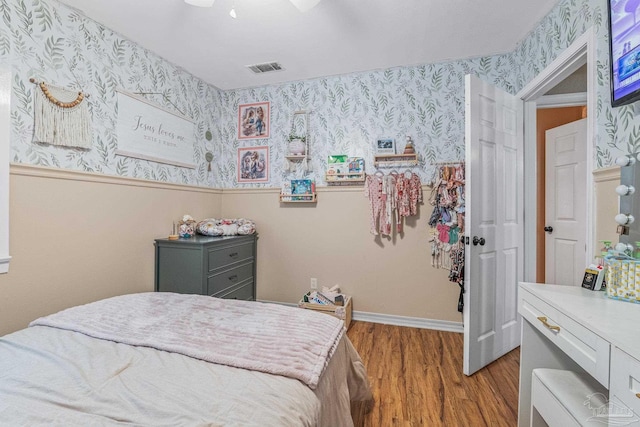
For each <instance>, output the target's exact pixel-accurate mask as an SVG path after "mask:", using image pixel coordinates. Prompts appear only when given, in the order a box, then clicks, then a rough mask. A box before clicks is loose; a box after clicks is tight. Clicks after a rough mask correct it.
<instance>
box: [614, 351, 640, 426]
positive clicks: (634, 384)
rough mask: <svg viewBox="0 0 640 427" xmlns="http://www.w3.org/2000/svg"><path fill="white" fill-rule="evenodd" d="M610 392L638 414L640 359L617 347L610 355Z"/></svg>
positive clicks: (639, 405)
mask: <svg viewBox="0 0 640 427" xmlns="http://www.w3.org/2000/svg"><path fill="white" fill-rule="evenodd" d="M611 394H612V395H614V396H615V397H617V398H618V399H620V401H621V402H622V403H623V404H624V405H625V406H626V407H627V408H629V409H631V410H632V411H633V413H635V414H638V415H636V418H637V416H640V361H638V360H637V359H634V358H633V357H631V356H629V355H628V354H627V353H625V352H624V351H621V350H619V349H617V348H614V349H613V352H612V355H611ZM633 413H632V414H633Z"/></svg>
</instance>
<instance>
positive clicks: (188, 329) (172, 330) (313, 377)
mask: <svg viewBox="0 0 640 427" xmlns="http://www.w3.org/2000/svg"><path fill="white" fill-rule="evenodd" d="M38 325H39V326H49V327H54V328H59V329H66V330H70V331H76V332H80V333H82V334H85V335H89V336H91V337H94V338H100V339H105V340H109V341H115V342H119V343H123V344H129V345H135V346H145V347H152V348H155V349H158V350H163V351H170V352H175V353H180V354H184V355H186V356H190V357H193V358H196V359H201V360H206V361H208V362H212V363H217V364H222V365H228V366H234V367H237V368H244V369H250V370H254V371H261V372H266V373H270V374H276V375H283V376H286V377H290V378H295V379H298V380H300V381H302V382H304V383H305V384H306V385H307V386H309V388H311V389H315V388H316V386H317V385H318V381H319V380H320V375H322V372H323V371H324V368H325V366H326V365H327V362H328V360H329V358H330V357H331V355H332V354H333V351H334V350H335V348H336V346H337V344H338V342H339V341H340V339H341V337H342V334H343V332H344V331H343V324H342V322H341V321H340V320H338V319H336V318H334V317H332V316H327V315H325V314H319V313H315V312H312V311H310V310H303V309H299V308H293V307H285V306H280V305H276V304H266V303H258V302H252V301H236V300H223V299H218V298H213V297H208V296H201V295H182V294H174V293H167V292H150V293H141V294H131V295H123V296H118V297H113V298H109V299H105V300H102V301H97V302H94V303H91V304H86V305H82V306H78V307H72V308H69V309H67V310H63V311H61V312H59V313H56V314H52V315H50V316H47V317H42V318H40V319H36V320H34V321H33V322H31V324H30V325H29V326H38Z"/></svg>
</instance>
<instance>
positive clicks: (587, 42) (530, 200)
mask: <svg viewBox="0 0 640 427" xmlns="http://www.w3.org/2000/svg"><path fill="white" fill-rule="evenodd" d="M596 58H597V56H596V39H595V32H594V30H593V28H590V29H588V30H587V31H586V32H585V33H584V34H583V35H582V36H580V37H579V38H578V39H576V41H575V42H574V43H573V44H572V45H571V46H569V47H568V48H567V49H565V51H564V52H562V53H561V54H560V55H559V56H558V57H557V58H556V59H555V60H554V61H553V62H552V63H551V64H550V65H549V66H548V67H547V68H545V69H544V70H543V71H542V72H541V73H540V74H539V75H538V76H537V77H536V78H535V79H533V80H532V81H531V82H530V83H529V84H528V85H527V86H526V87H525V88H523V89H522V90H521V91H520V92H519V93H518V95H517V96H518V97H519V98H521V99H522V100H523V101H524V102H525V113H524V123H525V141H524V146H525V154H524V155H525V159H527V160H526V161H525V164H524V176H525V189H524V194H525V196H524V197H525V201H524V207H525V235H524V241H525V248H524V252H525V254H526V255H525V265H524V277H525V281H529V282H535V281H537V279H538V276H537V275H538V264H539V262H540V261H541V260H544V257H542V258H540V257H539V255H538V242H539V241H540V240H541V239H540V238H539V237H538V221H537V219H538V217H537V215H538V189H539V183H538V177H539V173H538V170H537V169H538V166H539V162H538V161H537V158H538V147H537V132H538V130H537V121H538V120H537V112H538V108H539V107H540V106H554V107H565V106H567V105H565V104H563V102H562V101H558V102H557V103H556V102H555V100H556V99H558V100H559V99H560V98H559V97H558V95H553V101H554V102H551V103H550V104H551V105H550V104H549V103H548V102H547V101H546V98H547V97H545V96H544V95H545V94H547V93H548V92H549V91H550V90H551V89H552V88H554V87H556V86H557V85H558V84H559V83H560V82H562V81H564V80H566V79H567V77H569V76H571V75H572V74H573V73H575V72H576V71H577V70H579V69H580V68H581V67H583V66H585V65H586V75H587V85H586V100H585V99H584V98H585V97H584V96H581V97H580V98H581V101H580V102H581V103H582V104H575V103H571V105H568V106H576V105H584V104H585V103H586V107H587V111H592V112H595V111H596V91H595V88H596V72H597V63H596ZM566 98H567V99H570V98H571V96H566ZM585 101H586V102H585ZM554 104H555V105H554ZM586 120H587V139H586V140H587V145H586V155H587V163H586V173H585V176H584V183H585V188H586V189H587V192H586V205H587V212H589V213H590V212H592V210H593V194H592V191H591V189H592V188H593V177H592V173H591V172H592V170H593V155H594V151H595V138H594V135H595V129H596V127H595V114H587V119H586ZM543 228H544V226H543ZM585 234H586V251H585V258H584V262H585V263H586V262H587V260H589V259H591V258H592V254H593V216H592V215H591V214H588V215H587V220H586V233H585Z"/></svg>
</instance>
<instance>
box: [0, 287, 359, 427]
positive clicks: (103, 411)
mask: <svg viewBox="0 0 640 427" xmlns="http://www.w3.org/2000/svg"><path fill="white" fill-rule="evenodd" d="M370 399H371V390H370V387H369V384H368V380H367V376H366V372H365V369H364V366H363V364H362V361H361V359H360V357H359V356H358V354H357V352H356V351H355V349H354V348H353V346H352V344H351V342H350V341H349V339H348V338H347V337H346V335H345V334H344V328H343V327H342V322H341V321H340V320H338V319H335V318H333V317H332V316H328V315H326V314H320V313H316V312H313V311H310V310H302V309H298V308H293V307H285V306H280V305H275V304H266V303H259V302H251V301H235V300H222V299H218V298H213V297H208V296H200V295H182V294H174V293H163V292H151V293H141V294H132V295H124V296H118V297H114V298H109V299H106V300H102V301H98V302H95V303H91V304H87V305H83V306H78V307H73V308H71V309H68V310H63V311H62V312H60V313H56V314H53V315H51V316H47V317H43V318H40V319H37V320H35V321H34V322H32V323H31V325H30V326H29V327H28V328H26V329H24V330H20V331H17V332H15V333H12V334H9V335H6V336H4V337H1V338H0V424H1V425H65V426H67V425H149V426H176V425H188V426H196V425H213V426H350V425H353V423H352V420H351V415H350V402H358V401H361V402H362V401H370Z"/></svg>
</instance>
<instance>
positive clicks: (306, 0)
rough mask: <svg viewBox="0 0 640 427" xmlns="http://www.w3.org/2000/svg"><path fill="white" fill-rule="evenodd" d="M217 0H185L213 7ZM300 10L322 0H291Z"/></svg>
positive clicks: (303, 10) (304, 9) (311, 6)
mask: <svg viewBox="0 0 640 427" xmlns="http://www.w3.org/2000/svg"><path fill="white" fill-rule="evenodd" d="M215 1H216V0H184V2H185V3H187V4H190V5H192V6H198V7H211V6H213V3H214V2H215ZM289 1H290V2H291V3H292V4H293V5H294V6H295V7H296V8H298V10H299V11H300V12H303V13H304V12H306V11H308V10H309V9H311V8H313V7H314V6H316V5H317V4H318V3H320V0H289Z"/></svg>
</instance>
